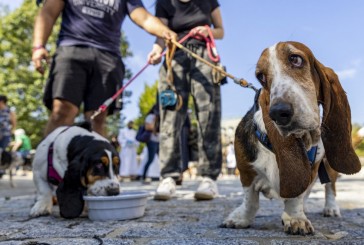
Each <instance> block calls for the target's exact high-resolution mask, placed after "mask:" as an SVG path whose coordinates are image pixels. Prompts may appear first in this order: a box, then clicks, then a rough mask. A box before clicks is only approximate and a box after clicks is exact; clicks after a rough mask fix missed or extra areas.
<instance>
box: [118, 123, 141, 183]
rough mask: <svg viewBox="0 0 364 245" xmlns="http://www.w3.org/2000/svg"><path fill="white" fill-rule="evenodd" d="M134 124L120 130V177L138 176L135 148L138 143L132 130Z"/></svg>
mask: <svg viewBox="0 0 364 245" xmlns="http://www.w3.org/2000/svg"><path fill="white" fill-rule="evenodd" d="M133 126H134V122H133V121H130V122H128V125H127V127H126V128H124V129H122V130H120V133H119V136H118V141H119V143H120V146H121V151H120V160H121V164H120V172H119V175H120V176H121V177H130V178H134V177H136V176H137V174H138V163H137V147H138V145H139V142H138V141H137V140H136V139H135V136H136V131H135V129H134V128H133Z"/></svg>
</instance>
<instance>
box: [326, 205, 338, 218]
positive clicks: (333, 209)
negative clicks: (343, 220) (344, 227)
mask: <svg viewBox="0 0 364 245" xmlns="http://www.w3.org/2000/svg"><path fill="white" fill-rule="evenodd" d="M323 215H324V217H341V213H340V208H339V207H338V206H336V205H335V206H326V207H325V208H324V211H323Z"/></svg>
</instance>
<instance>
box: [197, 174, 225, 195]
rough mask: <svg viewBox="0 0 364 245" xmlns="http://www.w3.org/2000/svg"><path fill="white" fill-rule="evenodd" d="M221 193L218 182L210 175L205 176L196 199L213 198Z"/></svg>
mask: <svg viewBox="0 0 364 245" xmlns="http://www.w3.org/2000/svg"><path fill="white" fill-rule="evenodd" d="M218 195H219V191H218V190H217V185H216V182H215V181H213V180H212V179H210V178H208V177H204V178H203V180H202V182H201V183H200V185H199V186H198V188H197V191H196V192H195V199H196V200H211V199H214V198H215V197H216V196H218Z"/></svg>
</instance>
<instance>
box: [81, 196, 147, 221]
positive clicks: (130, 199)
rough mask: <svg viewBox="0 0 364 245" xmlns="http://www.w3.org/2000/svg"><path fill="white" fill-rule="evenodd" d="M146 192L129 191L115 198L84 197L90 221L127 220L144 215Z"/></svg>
mask: <svg viewBox="0 0 364 245" xmlns="http://www.w3.org/2000/svg"><path fill="white" fill-rule="evenodd" d="M148 196H149V193H148V192H145V191H133V192H132V191H129V192H122V193H120V194H119V195H117V196H84V197H83V199H84V200H85V201H86V205H87V208H88V217H89V219H90V220H95V221H99V220H127V219H135V218H139V217H141V216H143V215H144V211H145V205H146V203H147V197H148Z"/></svg>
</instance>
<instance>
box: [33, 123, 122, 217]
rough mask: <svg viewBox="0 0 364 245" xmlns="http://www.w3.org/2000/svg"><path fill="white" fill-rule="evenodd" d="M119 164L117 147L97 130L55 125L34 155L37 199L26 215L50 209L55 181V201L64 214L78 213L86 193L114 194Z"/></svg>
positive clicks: (36, 214)
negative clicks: (56, 126) (57, 126)
mask: <svg viewBox="0 0 364 245" xmlns="http://www.w3.org/2000/svg"><path fill="white" fill-rule="evenodd" d="M119 165H120V159H119V156H118V153H117V151H116V150H115V148H114V147H113V146H112V145H111V144H110V143H109V141H108V140H107V139H105V138H104V137H102V136H100V135H99V134H97V133H95V132H91V131H89V130H87V129H84V128H82V127H78V126H71V127H59V128H57V129H55V130H54V131H53V132H52V133H51V134H49V135H48V136H47V137H46V138H45V139H44V140H43V141H42V142H41V143H40V144H39V145H38V147H37V150H36V153H35V156H34V161H33V180H34V183H35V186H36V188H37V201H36V203H35V204H34V206H33V207H32V209H31V211H30V216H32V217H37V216H41V215H48V214H50V213H51V211H52V206H53V203H52V190H53V186H54V185H58V187H57V190H56V194H57V201H58V204H59V208H60V214H61V216H62V217H64V218H76V217H78V216H79V215H80V214H81V213H82V210H83V208H84V200H83V195H85V194H86V193H87V195H94V196H110V195H118V194H119V193H120V185H119V181H118V178H117V174H116V173H118V172H119Z"/></svg>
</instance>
